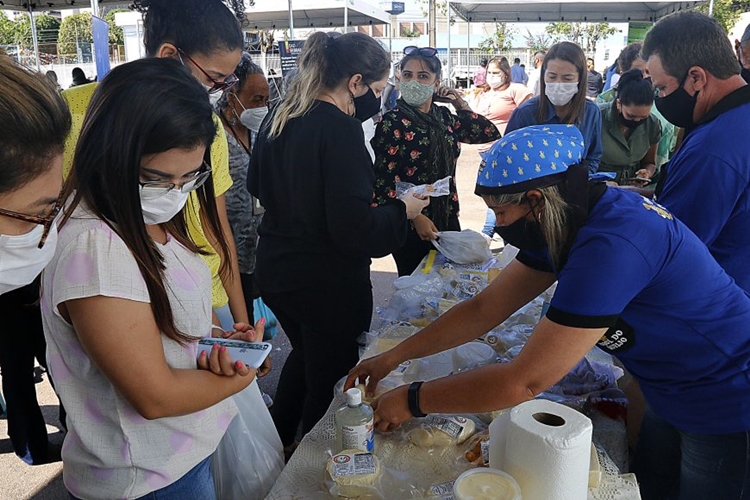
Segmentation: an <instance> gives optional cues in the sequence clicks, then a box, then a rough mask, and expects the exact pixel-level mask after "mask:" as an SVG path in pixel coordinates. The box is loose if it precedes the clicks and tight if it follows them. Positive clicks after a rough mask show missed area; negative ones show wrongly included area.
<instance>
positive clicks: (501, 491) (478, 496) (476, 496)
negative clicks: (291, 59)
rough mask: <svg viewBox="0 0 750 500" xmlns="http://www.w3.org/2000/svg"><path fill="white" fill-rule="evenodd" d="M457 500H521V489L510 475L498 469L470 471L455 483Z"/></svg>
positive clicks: (454, 492)
mask: <svg viewBox="0 0 750 500" xmlns="http://www.w3.org/2000/svg"><path fill="white" fill-rule="evenodd" d="M453 496H454V497H455V499H456V500H521V488H520V487H519V486H518V483H517V482H516V480H515V479H513V477H512V476H511V475H510V474H507V473H505V472H503V471H501V470H497V469H484V468H481V469H470V470H467V471H466V472H464V473H463V474H461V475H460V476H458V479H456V481H455V482H454V483H453Z"/></svg>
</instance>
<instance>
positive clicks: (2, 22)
mask: <svg viewBox="0 0 750 500" xmlns="http://www.w3.org/2000/svg"><path fill="white" fill-rule="evenodd" d="M15 37H16V23H14V22H13V21H11V20H10V19H8V16H7V15H5V12H3V11H0V45H12V44H13V43H15Z"/></svg>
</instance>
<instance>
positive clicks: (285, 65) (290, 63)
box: [279, 40, 305, 76]
mask: <svg viewBox="0 0 750 500" xmlns="http://www.w3.org/2000/svg"><path fill="white" fill-rule="evenodd" d="M304 45H305V41H304V40H282V41H279V56H280V58H281V76H286V75H287V73H289V72H290V71H292V70H294V69H297V58H298V57H299V55H300V53H302V47H304Z"/></svg>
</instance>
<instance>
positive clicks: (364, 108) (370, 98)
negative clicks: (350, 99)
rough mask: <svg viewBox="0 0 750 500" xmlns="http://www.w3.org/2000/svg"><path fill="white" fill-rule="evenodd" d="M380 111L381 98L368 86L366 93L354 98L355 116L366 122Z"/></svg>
mask: <svg viewBox="0 0 750 500" xmlns="http://www.w3.org/2000/svg"><path fill="white" fill-rule="evenodd" d="M379 112H380V98H378V97H375V92H373V91H372V89H371V88H369V87H368V91H367V93H366V94H365V95H361V96H359V97H355V98H354V118H356V119H357V120H359V121H361V122H365V121H367V120H369V119H370V118H372V117H373V116H375V115H377V114H378V113H379Z"/></svg>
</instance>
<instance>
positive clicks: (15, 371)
mask: <svg viewBox="0 0 750 500" xmlns="http://www.w3.org/2000/svg"><path fill="white" fill-rule="evenodd" d="M0 116H2V117H3V119H2V120H0V317H2V318H3V324H2V327H1V328H0V370H2V375H3V378H2V382H3V394H4V395H5V399H6V402H7V419H8V436H9V437H10V441H11V444H12V446H13V451H15V453H16V455H18V456H19V457H20V458H21V459H22V460H24V461H25V462H26V463H28V464H35V465H36V464H42V463H46V462H49V461H52V460H59V449H58V450H57V451H56V452H55V451H53V450H50V449H49V446H48V441H47V429H46V426H45V422H44V417H43V416H42V412H41V410H40V409H39V404H38V402H37V399H36V391H35V389H34V358H35V357H36V359H37V360H38V361H39V363H40V364H41V365H42V366H46V361H45V355H44V350H45V345H44V333H43V331H42V324H41V314H40V312H39V306H38V304H37V301H38V299H39V286H38V282H35V283H34V284H31V283H32V282H34V281H35V279H36V277H37V276H39V273H40V272H41V271H42V269H44V267H45V266H46V265H47V263H48V262H49V261H50V259H51V258H52V256H53V255H54V254H55V243H56V242H57V227H56V224H55V218H56V215H57V212H58V211H59V203H58V199H59V196H60V188H61V185H62V149H63V143H64V141H65V137H66V135H67V134H68V131H69V130H70V115H69V114H68V110H67V107H66V106H65V102H64V101H63V100H62V98H61V97H60V95H59V93H58V91H57V89H56V88H54V87H53V86H51V84H50V83H49V80H47V79H46V78H44V77H43V75H41V74H32V73H31V72H29V71H27V70H26V69H25V68H23V67H21V66H20V65H18V64H16V62H15V61H14V60H13V59H11V58H10V57H7V56H0Z"/></svg>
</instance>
